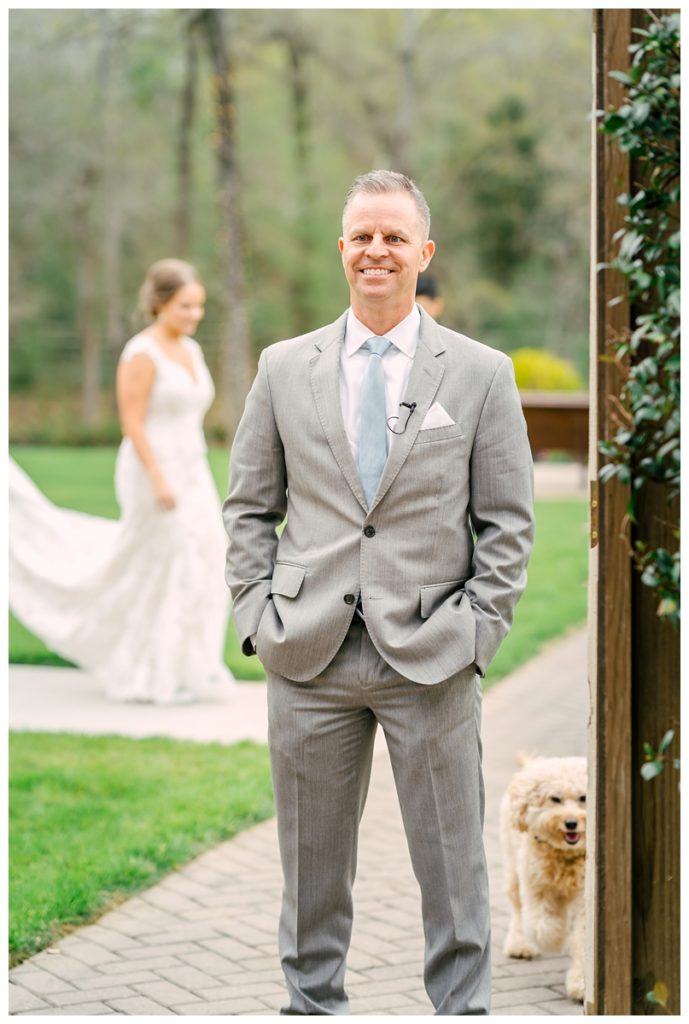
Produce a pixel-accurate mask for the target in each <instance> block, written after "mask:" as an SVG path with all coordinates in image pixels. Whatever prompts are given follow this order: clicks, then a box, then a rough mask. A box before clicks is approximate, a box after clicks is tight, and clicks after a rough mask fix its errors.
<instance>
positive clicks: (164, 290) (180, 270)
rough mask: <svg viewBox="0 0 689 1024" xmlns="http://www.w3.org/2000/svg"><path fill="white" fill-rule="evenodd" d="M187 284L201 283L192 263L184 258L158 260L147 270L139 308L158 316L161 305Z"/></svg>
mask: <svg viewBox="0 0 689 1024" xmlns="http://www.w3.org/2000/svg"><path fill="white" fill-rule="evenodd" d="M185 284H201V279H200V278H199V275H198V273H197V271H196V269H195V268H194V267H192V265H191V263H185V262H184V260H173V259H166V260H158V261H157V262H156V263H154V264H153V265H152V266H150V267H149V268H148V270H147V271H146V277H145V278H144V282H143V284H142V285H141V288H140V289H139V308H140V309H141V311H142V312H143V313H146V314H147V315H148V316H151V317H156V316H157V315H158V313H159V311H160V308H161V306H164V305H165V303H166V302H169V301H170V299H171V298H172V296H173V295H174V294H175V292H178V291H179V289H180V288H183V287H184V285H185Z"/></svg>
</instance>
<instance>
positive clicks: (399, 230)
mask: <svg viewBox="0 0 689 1024" xmlns="http://www.w3.org/2000/svg"><path fill="white" fill-rule="evenodd" d="M343 230H344V234H343V237H342V238H340V241H339V246H340V252H341V253H342V265H343V266H344V271H345V276H346V278H347V281H348V283H349V289H350V295H351V301H352V308H353V310H354V313H355V314H356V315H359V313H365V312H366V311H367V310H368V311H371V312H375V313H379V312H381V311H382V310H385V311H386V312H390V313H391V314H393V315H394V314H397V313H399V315H400V319H401V318H402V317H404V316H406V315H407V313H409V312H410V310H411V308H412V305H413V303H414V295H415V293H416V278H417V277H418V275H419V273H421V271H423V270H425V269H426V267H427V266H428V264H429V263H430V262H431V257H432V256H433V252H434V250H435V245H434V243H433V242H431V241H430V240H428V241H427V240H426V238H425V232H424V227H423V222H422V220H421V216H420V214H419V212H418V210H417V208H416V203H415V202H414V200H413V199H412V197H411V196H410V195H409V194H408V193H407V192H386V193H382V194H380V195H377V194H368V193H366V192H360V193H359V194H358V195H357V196H355V197H354V198H353V199H352V201H351V203H350V204H349V207H348V209H347V213H346V216H345V222H344V226H343Z"/></svg>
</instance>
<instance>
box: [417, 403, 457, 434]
mask: <svg viewBox="0 0 689 1024" xmlns="http://www.w3.org/2000/svg"><path fill="white" fill-rule="evenodd" d="M454 422H455V421H454V420H453V419H452V417H451V416H450V414H449V413H448V412H446V410H445V409H443V407H442V405H441V404H440V402H434V403H433V405H432V406H431V407H430V409H429V410H428V412H427V413H426V415H425V417H424V421H423V423H422V424H421V427H420V428H419V429H420V430H431V428H432V427H452V426H454Z"/></svg>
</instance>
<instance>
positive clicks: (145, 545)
mask: <svg viewBox="0 0 689 1024" xmlns="http://www.w3.org/2000/svg"><path fill="white" fill-rule="evenodd" d="M204 303H205V290H204V288H203V285H202V283H201V281H200V280H199V277H198V274H197V272H196V270H195V269H194V267H192V266H191V265H190V264H188V263H184V262H182V261H181V260H175V259H164V260H160V261H158V262H157V263H154V264H153V266H152V267H151V268H150V269H149V271H148V273H147V274H146V277H145V280H144V282H143V284H142V286H141V290H140V304H141V307H142V309H143V311H144V312H145V313H146V314H148V315H149V316H150V317H151V318H152V323H151V324H150V326H148V327H147V328H145V329H144V330H143V331H141V332H140V333H139V334H137V335H135V336H134V337H133V338H131V339H130V340H129V341H128V342H127V343H126V345H125V346H124V349H123V351H122V353H121V355H120V359H119V364H118V368H117V404H118V410H119V415H120V422H121V425H122V433H123V435H124V436H123V440H122V443H121V445H120V448H119V451H118V455H117V461H116V466H115V493H116V497H117V502H118V504H119V507H120V510H121V518H120V519H119V520H110V519H104V518H100V517H98V516H91V515H85V514H84V513H81V512H76V511H72V510H69V509H63V508H58V507H57V506H55V505H53V504H52V502H50V501H49V500H48V499H47V498H46V497H45V496H44V495H43V494H42V493H41V492H40V491H39V490H38V489H37V488H36V487H35V486H34V484H33V483H32V481H31V480H30V479H29V477H28V476H27V475H26V474H25V473H24V472H23V471H22V470H21V469H20V468H19V467H18V466H17V465H16V464H15V463H13V462H12V461H11V462H10V502H9V510H10V555H9V565H10V605H11V608H12V611H13V612H14V613H15V615H16V616H17V618H18V619H20V620H21V621H22V622H23V623H24V625H25V626H27V628H29V629H30V630H32V632H34V633H35V634H36V635H37V636H38V637H40V638H41V639H42V640H43V642H44V643H45V644H46V645H47V646H48V647H50V649H51V650H53V651H55V652H57V653H58V654H60V655H61V656H62V657H64V658H67V659H69V660H70V661H72V662H74V663H75V664H77V665H78V666H80V667H82V668H84V669H87V670H88V671H89V672H91V673H92V674H93V675H95V676H96V677H97V678H98V679H99V680H100V681H101V682H102V685H103V687H104V689H105V692H106V694H107V696H108V697H110V698H111V699H113V700H118V701H141V702H147V703H155V704H184V703H189V702H191V701H194V700H196V699H199V698H201V699H203V698H206V697H211V698H212V697H213V696H217V695H221V694H223V693H225V692H227V691H228V690H229V689H230V688H231V687H232V686H233V683H234V680H233V677H232V674H231V673H230V671H229V670H228V669H227V667H226V666H225V664H224V661H223V651H224V641H225V631H226V627H227V618H228V614H229V602H228V595H227V590H226V588H225V584H224V580H223V573H222V563H223V557H224V548H225V536H224V531H223V528H222V520H221V514H220V501H219V498H218V494H217V490H216V488H215V484H214V482H213V478H212V476H211V472H210V468H209V465H208V459H207V448H206V441H205V437H204V433H203V418H204V416H205V414H206V412H207V410H208V408H209V406H210V404H211V402H212V400H213V397H214V394H215V389H214V387H213V381H212V379H211V375H210V373H209V371H208V367H207V366H206V362H205V360H204V357H203V353H202V351H201V347H200V346H199V344H198V342H196V341H195V340H193V338H192V337H191V335H193V333H194V332H195V330H196V328H197V326H198V324H199V322H200V321H201V319H202V317H203V314H204Z"/></svg>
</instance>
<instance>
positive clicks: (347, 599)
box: [344, 594, 356, 604]
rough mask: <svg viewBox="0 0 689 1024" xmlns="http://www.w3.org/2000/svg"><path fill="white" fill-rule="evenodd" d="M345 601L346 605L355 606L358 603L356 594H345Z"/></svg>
mask: <svg viewBox="0 0 689 1024" xmlns="http://www.w3.org/2000/svg"><path fill="white" fill-rule="evenodd" d="M344 600H345V604H354V602H355V601H356V597H355V596H354V594H345V596H344Z"/></svg>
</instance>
